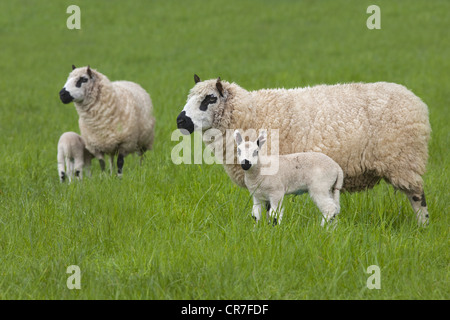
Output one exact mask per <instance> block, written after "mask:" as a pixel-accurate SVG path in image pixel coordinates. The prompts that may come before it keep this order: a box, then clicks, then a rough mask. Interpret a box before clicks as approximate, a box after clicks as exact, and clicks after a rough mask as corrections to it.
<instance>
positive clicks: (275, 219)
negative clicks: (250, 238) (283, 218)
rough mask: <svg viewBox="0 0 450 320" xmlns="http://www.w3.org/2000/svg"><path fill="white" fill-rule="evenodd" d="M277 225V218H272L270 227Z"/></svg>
mask: <svg viewBox="0 0 450 320" xmlns="http://www.w3.org/2000/svg"><path fill="white" fill-rule="evenodd" d="M277 224H278V221H277V218H273V221H272V227H275V226H276V225H277Z"/></svg>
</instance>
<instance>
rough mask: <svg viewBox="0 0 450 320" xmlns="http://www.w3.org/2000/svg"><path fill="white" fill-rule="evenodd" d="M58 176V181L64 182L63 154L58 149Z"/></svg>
mask: <svg viewBox="0 0 450 320" xmlns="http://www.w3.org/2000/svg"><path fill="white" fill-rule="evenodd" d="M58 175H59V181H61V182H64V181H65V180H66V169H65V167H64V154H63V151H62V150H61V151H60V150H59V149H58Z"/></svg>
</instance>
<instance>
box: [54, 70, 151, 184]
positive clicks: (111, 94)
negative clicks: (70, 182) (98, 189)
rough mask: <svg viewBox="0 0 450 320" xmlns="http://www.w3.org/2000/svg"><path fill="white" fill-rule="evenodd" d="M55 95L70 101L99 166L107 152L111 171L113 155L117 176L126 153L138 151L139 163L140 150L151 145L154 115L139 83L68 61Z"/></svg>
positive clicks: (62, 99) (66, 101)
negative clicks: (68, 68) (66, 74)
mask: <svg viewBox="0 0 450 320" xmlns="http://www.w3.org/2000/svg"><path fill="white" fill-rule="evenodd" d="M59 95H60V99H61V101H62V102H63V103H64V104H68V103H70V102H72V101H73V102H74V104H75V108H76V110H77V112H78V115H79V121H78V123H79V127H80V131H81V136H82V137H83V138H84V140H85V142H86V148H87V149H88V150H89V151H90V152H91V153H92V154H94V155H95V157H96V158H98V159H99V161H100V166H101V168H102V170H104V168H105V162H104V155H105V154H107V155H109V160H110V172H111V174H112V172H113V170H114V157H115V156H116V155H117V167H118V176H119V177H121V176H122V170H123V165H124V158H125V157H126V156H127V155H128V154H130V153H135V152H136V153H138V154H139V156H140V157H141V159H140V160H141V161H140V162H141V164H142V160H143V155H144V153H145V152H146V151H147V150H151V149H152V146H153V138H154V125H155V118H154V117H153V116H152V112H153V105H152V101H151V99H150V96H149V95H148V93H147V92H146V91H145V90H144V89H143V88H142V87H141V86H139V85H138V84H136V83H133V82H129V81H114V82H111V81H110V80H109V79H108V78H107V77H106V76H105V75H103V74H101V73H100V72H98V71H96V70H94V69H91V68H90V67H89V66H87V67H82V68H76V67H75V66H73V65H72V72H71V73H70V74H69V77H68V79H67V82H66V84H65V85H64V87H63V89H61V91H60V92H59Z"/></svg>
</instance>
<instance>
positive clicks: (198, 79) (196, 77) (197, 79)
mask: <svg viewBox="0 0 450 320" xmlns="http://www.w3.org/2000/svg"><path fill="white" fill-rule="evenodd" d="M194 81H195V83H199V82H200V81H201V80H200V77H199V76H198V75H196V74H194Z"/></svg>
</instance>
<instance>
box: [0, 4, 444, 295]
mask: <svg viewBox="0 0 450 320" xmlns="http://www.w3.org/2000/svg"><path fill="white" fill-rule="evenodd" d="M70 4H73V2H71V1H58V2H56V1H52V2H49V1H47V2H42V1H39V2H37V1H21V2H20V4H19V3H15V2H13V1H2V2H1V3H0V45H1V50H0V70H1V77H0V88H1V89H0V137H1V142H2V143H1V144H0V298H1V299H449V298H450V290H449V262H450V259H449V217H448V213H449V204H448V203H449V201H450V197H449V192H448V190H449V188H448V181H449V179H448V178H449V167H448V163H449V162H448V159H449V152H448V150H449V148H448V146H449V143H450V141H449V129H448V123H449V120H450V117H449V104H450V93H449V83H450V81H449V80H450V60H449V59H448V57H449V56H450V43H449V42H448V40H447V39H448V36H447V34H448V29H449V28H450V20H449V19H448V12H449V11H450V3H449V2H448V1H432V2H430V1H425V0H424V1H396V2H392V1H376V4H378V5H379V6H380V8H381V19H382V20H381V27H382V29H381V30H372V31H371V30H368V29H367V28H366V19H367V18H368V16H369V15H368V14H366V8H367V7H368V6H369V5H370V4H373V2H372V1H344V0H342V1H320V2H319V1H249V0H245V1H242V0H240V1H227V2H223V1H137V0H134V1H128V2H124V1H82V0H80V1H77V4H78V5H79V6H80V8H81V19H82V20H81V27H82V29H81V30H68V29H67V28H66V19H67V18H68V16H69V15H68V14H66V8H67V6H69V5H70ZM72 64H75V65H77V66H83V65H87V64H90V65H91V66H92V67H93V68H96V69H98V70H99V71H101V72H103V73H104V74H106V75H107V76H108V77H109V78H110V79H112V80H119V79H126V80H131V81H135V82H138V83H140V84H141V85H142V86H143V87H144V88H146V89H147V90H148V91H149V93H150V95H151V97H152V99H153V103H154V107H155V116H156V118H157V126H156V138H155V148H154V151H152V152H149V153H148V154H147V158H146V162H145V164H144V165H143V166H142V167H140V166H139V161H138V158H137V157H133V156H129V157H127V158H126V159H125V171H124V177H123V179H122V180H119V179H117V178H115V177H110V176H107V175H104V174H101V173H100V170H99V165H98V162H96V161H95V162H94V167H93V176H92V178H91V179H85V180H84V181H82V182H81V183H72V184H70V185H67V184H63V185H62V184H60V183H59V181H58V175H57V170H56V144H57V141H58V138H59V136H60V135H61V134H62V133H63V132H65V131H71V130H73V131H78V124H77V121H78V116H77V113H76V111H75V108H74V107H73V105H63V104H62V103H61V102H60V101H59V98H58V91H59V90H60V89H61V87H62V86H63V84H64V83H65V80H66V77H67V75H68V73H69V72H70V70H71V65H72ZM194 73H197V74H198V75H200V77H201V78H202V79H207V78H215V77H218V76H221V77H222V79H226V80H228V81H234V82H237V83H239V84H240V85H241V86H243V87H245V88H247V89H258V88H264V87H295V86H307V85H314V84H318V83H330V84H333V83H339V82H341V83H342V82H352V81H353V82H356V81H363V82H373V81H391V82H398V83H401V84H404V85H406V86H407V87H408V88H410V89H412V90H413V91H414V92H415V93H416V94H417V95H418V96H420V97H421V98H422V99H423V100H424V101H425V102H426V103H427V104H428V106H429V108H430V120H431V125H432V129H433V132H432V140H431V142H430V159H429V163H428V171H427V174H426V175H425V182H426V195H427V202H428V205H429V212H430V216H431V221H430V225H429V226H428V227H427V228H419V227H418V226H417V224H416V221H415V217H414V214H413V212H412V209H411V207H410V205H409V203H408V201H407V199H406V197H405V196H404V195H403V194H401V193H395V192H394V191H393V189H392V187H390V186H389V185H387V184H385V183H381V184H380V185H378V186H377V187H376V188H375V189H373V190H370V191H368V192H362V193H358V194H343V195H342V197H341V199H342V200H341V207H342V210H341V215H340V218H339V225H338V228H337V229H336V230H334V231H331V230H326V229H323V228H321V227H320V217H319V212H318V210H317V209H316V208H315V206H314V205H313V203H312V202H311V200H310V199H309V198H308V197H307V196H302V197H297V198H289V200H288V201H286V210H285V216H284V219H283V223H282V224H281V225H280V226H277V227H276V228H273V227H271V226H269V225H267V224H266V223H261V224H260V225H258V226H256V227H255V226H254V223H253V220H252V219H251V218H250V209H251V201H250V199H249V194H248V192H247V191H246V190H243V189H240V188H238V187H237V186H235V185H234V184H233V183H232V182H231V181H230V179H229V178H228V176H227V175H226V174H225V172H224V171H223V169H222V167H221V166H220V165H206V164H204V165H178V166H177V165H174V164H173V163H172V162H171V158H170V153H171V150H172V148H173V146H174V145H175V144H176V142H172V141H171V140H170V136H171V133H172V131H173V130H175V128H176V126H175V119H176V116H177V115H178V113H179V112H180V110H181V109H182V107H183V105H184V103H185V101H186V95H187V93H188V91H189V89H190V88H191V87H192V86H193V74H194ZM69 265H78V266H79V267H80V269H81V272H82V278H81V286H82V288H81V290H69V289H68V288H67V287H66V280H67V278H68V276H69V275H68V274H66V268H67V267H68V266H69ZM370 265H378V266H379V267H380V269H381V290H369V289H367V287H366V281H367V278H368V277H369V274H367V273H366V269H367V267H368V266H370Z"/></svg>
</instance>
